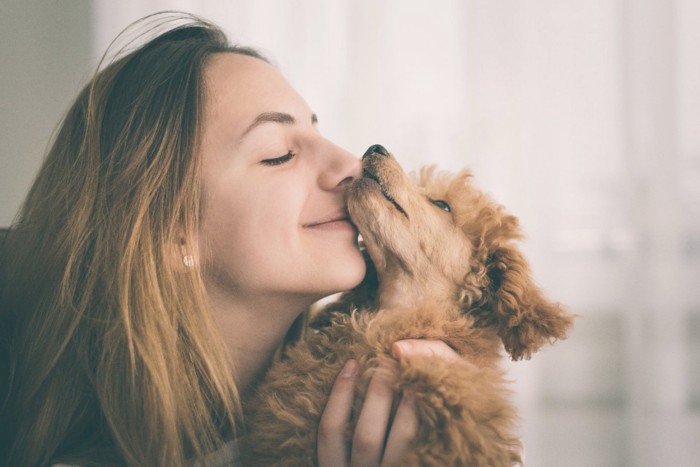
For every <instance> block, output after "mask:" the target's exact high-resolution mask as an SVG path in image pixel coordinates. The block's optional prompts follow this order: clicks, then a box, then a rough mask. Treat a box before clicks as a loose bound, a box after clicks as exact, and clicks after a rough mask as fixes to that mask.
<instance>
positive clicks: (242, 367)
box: [209, 291, 315, 394]
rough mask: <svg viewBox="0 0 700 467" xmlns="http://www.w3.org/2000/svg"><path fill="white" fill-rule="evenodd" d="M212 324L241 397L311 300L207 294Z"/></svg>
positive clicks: (266, 364)
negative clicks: (218, 333)
mask: <svg viewBox="0 0 700 467" xmlns="http://www.w3.org/2000/svg"><path fill="white" fill-rule="evenodd" d="M209 297H210V301H211V304H212V315H213V317H214V323H215V325H216V327H217V329H218V330H219V332H220V333H221V336H222V337H223V339H224V343H225V344H226V346H227V348H228V351H229V355H230V357H231V361H232V363H233V369H234V373H235V376H236V382H237V384H238V389H239V390H240V392H241V394H244V393H245V392H247V391H248V390H249V389H251V388H252V387H254V386H255V385H256V383H257V382H258V381H259V380H260V378H261V377H262V376H263V375H264V374H265V371H266V370H267V368H268V367H269V365H270V363H271V361H272V358H273V357H274V355H275V352H276V351H277V349H278V348H279V347H280V345H281V344H282V342H283V340H284V337H285V336H286V334H287V331H288V330H289V328H290V326H291V325H292V323H293V322H294V320H295V319H296V318H297V317H298V316H299V315H300V314H301V313H302V312H303V311H304V310H307V309H308V308H309V307H310V306H311V304H312V303H313V302H314V301H315V299H314V298H311V297H299V296H289V295H284V296H280V295H278V296H275V295H271V294H267V295H265V296H262V297H261V296H254V297H245V296H242V295H241V294H235V295H233V294H230V293H228V294H227V293H217V291H213V292H210V294H209Z"/></svg>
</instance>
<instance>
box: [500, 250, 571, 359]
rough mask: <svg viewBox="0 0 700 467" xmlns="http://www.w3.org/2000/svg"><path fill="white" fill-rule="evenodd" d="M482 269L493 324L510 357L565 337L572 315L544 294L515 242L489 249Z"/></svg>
mask: <svg viewBox="0 0 700 467" xmlns="http://www.w3.org/2000/svg"><path fill="white" fill-rule="evenodd" d="M486 273H487V276H488V280H489V286H488V292H487V295H489V296H490V298H491V299H490V300H489V301H490V302H491V307H490V308H491V310H490V314H491V315H492V319H493V324H495V326H496V329H497V332H498V335H499V336H500V338H501V339H502V340H503V345H504V347H505V349H506V351H507V352H508V353H509V354H510V355H511V357H512V359H513V360H520V359H523V358H525V359H529V358H530V357H531V356H532V353H533V352H535V351H537V350H538V349H539V348H540V347H542V345H544V344H545V343H547V342H549V343H553V342H554V341H555V340H557V339H564V338H566V334H567V332H568V330H569V328H570V327H571V325H572V323H573V316H571V315H569V314H568V313H567V312H566V311H565V310H564V309H563V308H562V306H561V305H559V304H558V303H554V302H551V301H549V300H548V299H547V298H545V297H544V295H543V293H542V291H541V290H540V289H539V287H537V285H536V284H535V283H534V281H533V279H532V274H531V272H530V267H529V265H528V263H527V260H526V259H525V257H524V256H523V255H522V254H521V253H520V251H518V249H517V248H516V247H515V246H503V247H500V248H496V249H495V250H493V251H492V252H491V253H490V255H489V258H488V262H487V264H486Z"/></svg>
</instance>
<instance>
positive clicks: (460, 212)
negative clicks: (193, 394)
mask: <svg viewBox="0 0 700 467" xmlns="http://www.w3.org/2000/svg"><path fill="white" fill-rule="evenodd" d="M363 169H364V176H363V177H362V178H360V179H358V180H356V181H355V182H354V183H353V185H352V186H351V188H350V189H349V193H348V210H349V213H350V216H351V218H352V220H353V222H354V223H355V225H356V226H357V228H358V229H359V231H360V233H361V235H362V238H363V241H364V245H365V248H366V251H367V253H369V256H370V258H371V262H372V264H373V265H374V268H375V270H376V276H375V275H374V274H373V273H374V272H375V271H370V274H368V276H367V278H366V279H365V281H364V282H363V284H361V285H360V286H359V287H358V288H357V289H355V290H353V291H351V292H348V293H346V294H345V295H343V296H341V298H340V300H339V301H338V302H337V303H334V304H331V305H329V306H328V307H327V308H326V309H325V310H323V311H322V312H321V314H320V315H319V316H318V317H317V318H315V320H314V322H313V323H312V325H313V326H314V327H315V328H316V329H315V331H314V332H309V333H308V334H307V336H306V337H305V338H304V339H303V340H301V341H300V342H299V343H297V344H295V345H294V346H291V347H290V348H288V349H287V350H286V353H285V355H284V357H283V358H282V359H281V360H280V361H278V362H277V363H276V364H275V365H273V367H272V368H271V369H270V371H269V373H268V374H267V376H266V379H265V381H264V382H263V383H262V384H261V385H260V386H259V388H258V390H257V393H256V394H255V395H254V396H253V398H252V400H250V401H248V402H247V404H246V405H247V411H248V413H247V417H248V423H249V433H248V437H247V438H248V440H247V441H248V443H247V444H248V446H247V450H248V451H249V452H248V454H247V455H248V456H250V457H249V459H250V460H251V461H250V462H249V464H248V463H247V464H246V465H289V466H310V465H315V464H316V432H317V428H318V424H319V420H320V417H321V413H322V411H323V408H324V405H325V403H326V400H327V398H328V394H329V392H330V390H331V387H332V385H333V382H334V379H335V377H336V375H337V374H338V372H339V371H340V369H341V367H342V365H343V364H344V363H345V362H346V361H347V360H349V359H356V360H357V362H358V364H359V369H360V374H361V375H362V376H361V377H360V382H359V383H358V387H357V391H356V398H355V405H354V416H353V422H352V423H351V425H353V426H349V427H348V439H350V437H351V434H352V433H353V432H354V421H355V420H356V418H357V417H356V416H357V414H358V411H359V409H360V407H361V405H362V400H363V396H364V393H365V391H366V389H367V384H368V381H369V379H370V377H371V374H372V369H374V368H377V367H379V366H380V365H381V364H382V362H386V361H387V360H393V359H392V357H391V351H390V349H391V346H392V344H393V343H394V342H395V341H397V340H401V339H406V338H425V339H440V340H443V341H444V342H446V343H447V344H449V345H450V346H451V347H452V348H454V349H455V350H456V351H457V352H458V353H459V354H460V355H462V356H463V358H462V359H461V361H460V362H458V363H457V364H455V363H454V362H451V363H448V362H444V361H439V359H437V358H432V359H430V360H427V359H422V358H409V359H403V360H402V361H401V362H400V364H399V369H398V380H397V382H396V384H395V392H396V395H397V397H395V400H399V399H400V397H398V396H400V395H401V394H402V393H403V392H404V391H406V390H410V391H411V392H412V394H413V397H414V403H415V407H416V410H417V414H418V417H419V423H420V428H419V432H418V435H417V438H416V439H415V440H414V442H413V443H412V446H411V448H410V450H409V452H408V453H407V454H406V456H405V457H404V458H403V459H402V460H401V462H400V465H410V466H413V465H415V466H417V465H434V466H441V467H444V466H456V465H469V466H506V465H508V466H510V465H513V464H515V463H518V462H521V458H520V450H521V445H520V442H519V440H518V437H517V434H516V426H515V424H516V412H515V409H514V407H513V405H512V404H511V403H510V402H509V400H508V391H507V389H506V384H505V380H504V372H503V370H502V369H500V368H499V360H500V358H501V352H500V350H501V345H503V346H504V347H505V349H506V351H507V352H508V353H509V354H510V356H511V357H512V358H513V360H518V359H522V358H529V357H530V355H531V354H532V353H533V352H534V351H536V350H537V349H538V348H539V347H540V346H541V345H543V344H544V343H546V342H551V341H554V340H555V339H561V338H564V337H565V335H566V332H567V330H568V328H569V327H570V325H571V323H572V317H571V316H570V315H569V314H567V313H566V312H565V311H564V310H563V309H562V308H561V307H560V306H559V305H557V304H554V303H552V302H550V301H548V300H547V299H545V298H544V297H543V296H542V294H541V292H540V290H539V289H538V288H537V287H536V286H535V284H534V282H533V280H532V278H531V275H530V269H529V267H528V264H527V262H526V260H525V258H524V257H523V255H522V254H521V253H520V251H519V250H518V249H517V247H516V245H515V244H514V241H515V240H517V239H518V238H519V237H520V233H519V230H518V222H517V219H516V218H515V217H513V216H512V215H509V214H507V213H506V212H504V210H503V209H502V208H501V207H500V206H498V205H496V204H495V203H494V202H493V201H491V199H490V198H488V197H487V196H486V195H484V194H483V193H481V192H480V191H478V190H477V189H476V188H475V187H474V186H473V185H472V183H471V181H470V179H471V176H470V174H469V172H467V171H464V172H461V173H460V174H458V175H456V176H452V175H448V174H444V173H439V174H438V173H436V172H435V171H434V170H433V169H432V168H428V169H424V170H423V171H422V172H421V173H420V180H419V183H418V184H415V183H413V182H412V181H411V179H410V178H409V177H408V176H407V175H406V174H405V173H404V172H403V170H402V169H401V168H400V166H399V165H398V163H397V162H396V160H395V159H394V158H393V157H392V156H391V155H390V154H389V153H388V152H387V151H386V149H384V148H383V147H381V146H379V145H375V146H372V147H370V149H369V150H368V151H367V153H366V154H365V156H364V157H363ZM369 266H371V264H369ZM394 365H395V363H394ZM366 370H369V371H366ZM394 409H395V408H394Z"/></svg>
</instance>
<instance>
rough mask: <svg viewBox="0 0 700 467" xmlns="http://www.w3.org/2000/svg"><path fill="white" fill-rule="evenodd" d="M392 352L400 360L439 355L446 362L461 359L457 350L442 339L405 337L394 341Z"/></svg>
mask: <svg viewBox="0 0 700 467" xmlns="http://www.w3.org/2000/svg"><path fill="white" fill-rule="evenodd" d="M391 353H392V355H393V356H394V357H396V358H398V359H399V360H401V359H403V358H410V357H418V356H422V357H431V358H432V357H437V358H440V359H442V360H445V361H446V362H456V361H459V360H461V357H460V355H459V354H458V353H457V352H455V350H454V349H453V348H452V347H450V346H449V345H447V344H446V343H444V342H443V341H440V340H427V339H404V340H400V341H396V342H394V344H393V345H392V346H391Z"/></svg>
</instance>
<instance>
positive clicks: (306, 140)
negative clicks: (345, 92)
mask: <svg viewBox="0 0 700 467" xmlns="http://www.w3.org/2000/svg"><path fill="white" fill-rule="evenodd" d="M205 82H206V84H205V86H206V97H205V102H206V105H205V109H206V112H205V118H204V122H203V141H202V178H203V186H204V200H205V201H204V215H203V220H202V226H201V230H200V232H199V237H198V248H199V254H198V255H197V257H198V261H199V262H200V264H201V267H202V270H203V274H204V277H205V281H206V282H207V287H208V288H209V290H210V293H211V292H213V293H216V294H225V295H229V294H230V295H231V296H235V297H237V298H239V299H244V300H245V299H248V300H256V299H270V298H275V297H281V298H291V297H292V296H297V297H300V298H303V299H306V300H316V299H319V298H321V297H323V296H326V295H329V294H331V293H334V292H338V291H341V290H346V289H349V288H352V287H354V286H355V285H357V284H358V283H359V282H360V281H361V280H362V278H363V276H364V273H365V264H364V261H363V259H362V256H361V254H360V253H359V251H358V248H357V231H356V230H355V228H354V227H353V226H352V224H351V223H350V222H349V221H348V218H347V213H346V206H345V199H344V198H345V196H344V194H345V190H346V189H347V186H348V185H349V183H350V182H351V180H352V179H353V178H355V177H357V176H358V175H359V173H360V170H361V166H360V161H359V159H358V158H356V157H354V156H353V155H351V154H349V153H348V152H346V151H344V150H343V149H341V148H339V147H338V146H336V145H334V144H333V143H331V142H330V141H328V140H326V139H325V138H323V137H322V136H321V134H320V133H319V131H318V128H317V124H316V117H315V115H314V114H313V113H312V112H311V110H310V109H309V107H308V105H307V104H306V102H304V100H303V99H302V98H301V96H299V94H297V92H296V91H294V89H292V87H291V86H290V85H289V83H288V82H287V81H286V80H285V79H284V78H283V77H282V76H281V75H280V74H279V72H278V71H277V70H276V69H275V68H274V67H272V66H271V65H269V64H268V63H266V62H264V61H262V60H259V59H256V58H253V57H248V56H245V55H240V54H234V53H220V54H215V55H214V56H212V57H211V59H210V61H209V63H208V64H207V67H206V69H205Z"/></svg>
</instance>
